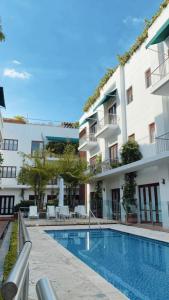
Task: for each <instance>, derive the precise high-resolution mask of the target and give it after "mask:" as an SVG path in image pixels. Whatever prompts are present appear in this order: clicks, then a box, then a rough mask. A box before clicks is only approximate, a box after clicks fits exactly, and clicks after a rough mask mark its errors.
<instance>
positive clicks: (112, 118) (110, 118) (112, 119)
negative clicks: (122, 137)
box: [97, 114, 119, 132]
mask: <svg viewBox="0 0 169 300" xmlns="http://www.w3.org/2000/svg"><path fill="white" fill-rule="evenodd" d="M118 121H119V118H118V116H117V115H116V114H107V115H105V116H104V118H102V119H101V120H98V123H97V132H98V131H100V130H101V129H102V128H104V127H105V126H107V125H117V124H118Z"/></svg>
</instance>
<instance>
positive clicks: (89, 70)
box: [0, 0, 162, 122]
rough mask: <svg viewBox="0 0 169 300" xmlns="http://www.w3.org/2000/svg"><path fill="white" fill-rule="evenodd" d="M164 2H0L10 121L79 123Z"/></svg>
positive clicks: (1, 76)
mask: <svg viewBox="0 0 169 300" xmlns="http://www.w3.org/2000/svg"><path fill="white" fill-rule="evenodd" d="M161 1H162V0H121V1H119V0H0V17H1V22H2V26H3V32H4V33H5V36H6V40H5V42H2V43H1V44H0V85H1V86H3V87H4V94H5V101H6V110H5V111H2V113H3V115H4V116H8V117H9V116H16V115H23V116H26V117H28V118H33V119H44V120H53V121H70V122H71V121H77V120H79V118H80V116H81V115H82V113H83V105H84V103H85V101H86V100H87V98H88V97H89V96H90V95H91V94H92V93H93V91H94V89H95V87H96V86H97V84H98V82H99V80H100V79H101V78H102V77H103V75H104V74H105V72H106V69H107V68H111V67H113V66H115V65H117V63H118V62H117V54H123V53H124V52H125V51H126V50H128V48H129V47H130V45H131V44H132V43H133V42H134V41H135V39H136V37H137V36H138V34H139V33H141V31H142V30H143V27H144V19H145V18H146V19H150V18H151V16H152V15H153V14H154V13H155V12H156V11H157V9H158V7H159V5H160V3H161Z"/></svg>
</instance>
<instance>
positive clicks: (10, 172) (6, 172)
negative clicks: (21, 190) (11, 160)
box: [0, 166, 16, 178]
mask: <svg viewBox="0 0 169 300" xmlns="http://www.w3.org/2000/svg"><path fill="white" fill-rule="evenodd" d="M0 177H1V178H16V167H6V166H5V167H4V166H3V167H0Z"/></svg>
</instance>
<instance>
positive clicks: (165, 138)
mask: <svg viewBox="0 0 169 300" xmlns="http://www.w3.org/2000/svg"><path fill="white" fill-rule="evenodd" d="M155 140H156V152H157V153H163V152H166V151H169V132H166V133H165V134H162V135H159V136H157V137H156V139H155Z"/></svg>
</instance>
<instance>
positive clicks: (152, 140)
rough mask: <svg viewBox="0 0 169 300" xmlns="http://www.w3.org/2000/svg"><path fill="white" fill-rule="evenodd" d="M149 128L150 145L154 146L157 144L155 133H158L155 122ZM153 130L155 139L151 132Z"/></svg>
mask: <svg viewBox="0 0 169 300" xmlns="http://www.w3.org/2000/svg"><path fill="white" fill-rule="evenodd" d="M148 128H149V142H150V144H154V143H155V132H156V126H155V122H152V123H150V124H149V126H148ZM152 128H153V129H154V137H153V138H152V132H151V130H152Z"/></svg>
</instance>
